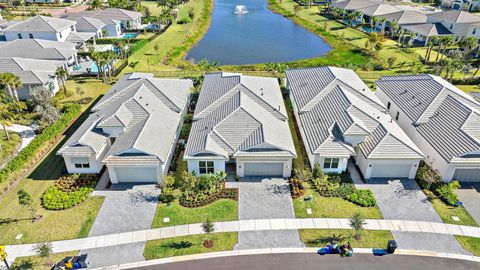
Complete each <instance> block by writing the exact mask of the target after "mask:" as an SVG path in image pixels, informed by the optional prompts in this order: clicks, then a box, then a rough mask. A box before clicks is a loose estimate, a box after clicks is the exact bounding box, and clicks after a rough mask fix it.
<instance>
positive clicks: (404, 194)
mask: <svg viewBox="0 0 480 270" xmlns="http://www.w3.org/2000/svg"><path fill="white" fill-rule="evenodd" d="M362 188H368V189H371V190H372V191H373V193H374V195H375V198H376V199H377V203H378V207H379V208H380V210H381V211H382V214H383V217H384V218H385V219H398V220H417V221H431V222H442V219H441V218H440V217H439V216H438V214H437V212H436V211H435V209H434V208H433V206H432V205H431V204H430V202H429V201H428V199H427V197H426V196H425V194H424V193H423V192H422V190H421V189H420V187H419V186H418V185H417V183H416V182H415V181H414V180H408V179H403V180H389V179H374V180H372V179H371V180H368V184H364V185H362ZM392 233H393V236H394V237H395V239H396V240H397V242H398V245H399V248H403V249H422V247H423V248H424V249H427V250H434V251H438V252H450V253H459V254H469V253H468V252H467V251H465V250H464V249H463V248H462V247H461V246H460V244H459V243H458V242H457V240H456V239H455V237H454V236H451V235H440V234H431V233H412V232H400V231H393V232H392Z"/></svg>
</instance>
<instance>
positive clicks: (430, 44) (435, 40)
mask: <svg viewBox="0 0 480 270" xmlns="http://www.w3.org/2000/svg"><path fill="white" fill-rule="evenodd" d="M437 43H438V37H436V36H433V37H431V38H430V40H429V41H428V43H427V52H426V54H425V62H426V63H427V62H430V55H431V54H432V50H433V46H435V45H436V44H437Z"/></svg>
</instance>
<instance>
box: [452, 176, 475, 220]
mask: <svg viewBox="0 0 480 270" xmlns="http://www.w3.org/2000/svg"><path fill="white" fill-rule="evenodd" d="M461 185H462V188H461V189H459V190H457V192H456V193H457V195H458V198H459V199H460V201H462V202H463V206H464V207H465V208H466V209H467V211H468V213H469V214H470V215H471V216H472V217H473V219H475V221H476V222H477V223H478V224H480V183H461Z"/></svg>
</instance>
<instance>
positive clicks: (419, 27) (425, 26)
mask: <svg viewBox="0 0 480 270" xmlns="http://www.w3.org/2000/svg"><path fill="white" fill-rule="evenodd" d="M403 28H404V29H405V30H408V31H411V32H415V33H418V34H421V35H423V36H426V37H433V36H446V35H453V33H452V32H450V30H448V29H447V28H446V27H445V26H443V24H441V23H421V24H409V25H405V26H404V27H403Z"/></svg>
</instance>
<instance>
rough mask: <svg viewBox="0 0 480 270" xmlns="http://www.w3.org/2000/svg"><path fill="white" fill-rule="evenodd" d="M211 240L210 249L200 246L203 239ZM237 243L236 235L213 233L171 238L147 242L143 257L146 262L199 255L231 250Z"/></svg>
mask: <svg viewBox="0 0 480 270" xmlns="http://www.w3.org/2000/svg"><path fill="white" fill-rule="evenodd" d="M207 238H208V239H211V240H213V247H212V248H205V247H204V246H203V245H202V242H203V240H205V239H207ZM237 242H238V234H237V233H236V232H232V233H213V234H211V235H210V236H208V237H207V236H206V235H190V236H182V237H173V238H168V239H162V240H154V241H148V242H147V244H146V246H145V250H144V252H143V256H144V257H145V259H147V260H153V259H160V258H165V257H173V256H182V255H189V254H199V253H207V252H217V251H227V250H233V247H234V246H235V245H236V244H237Z"/></svg>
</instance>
